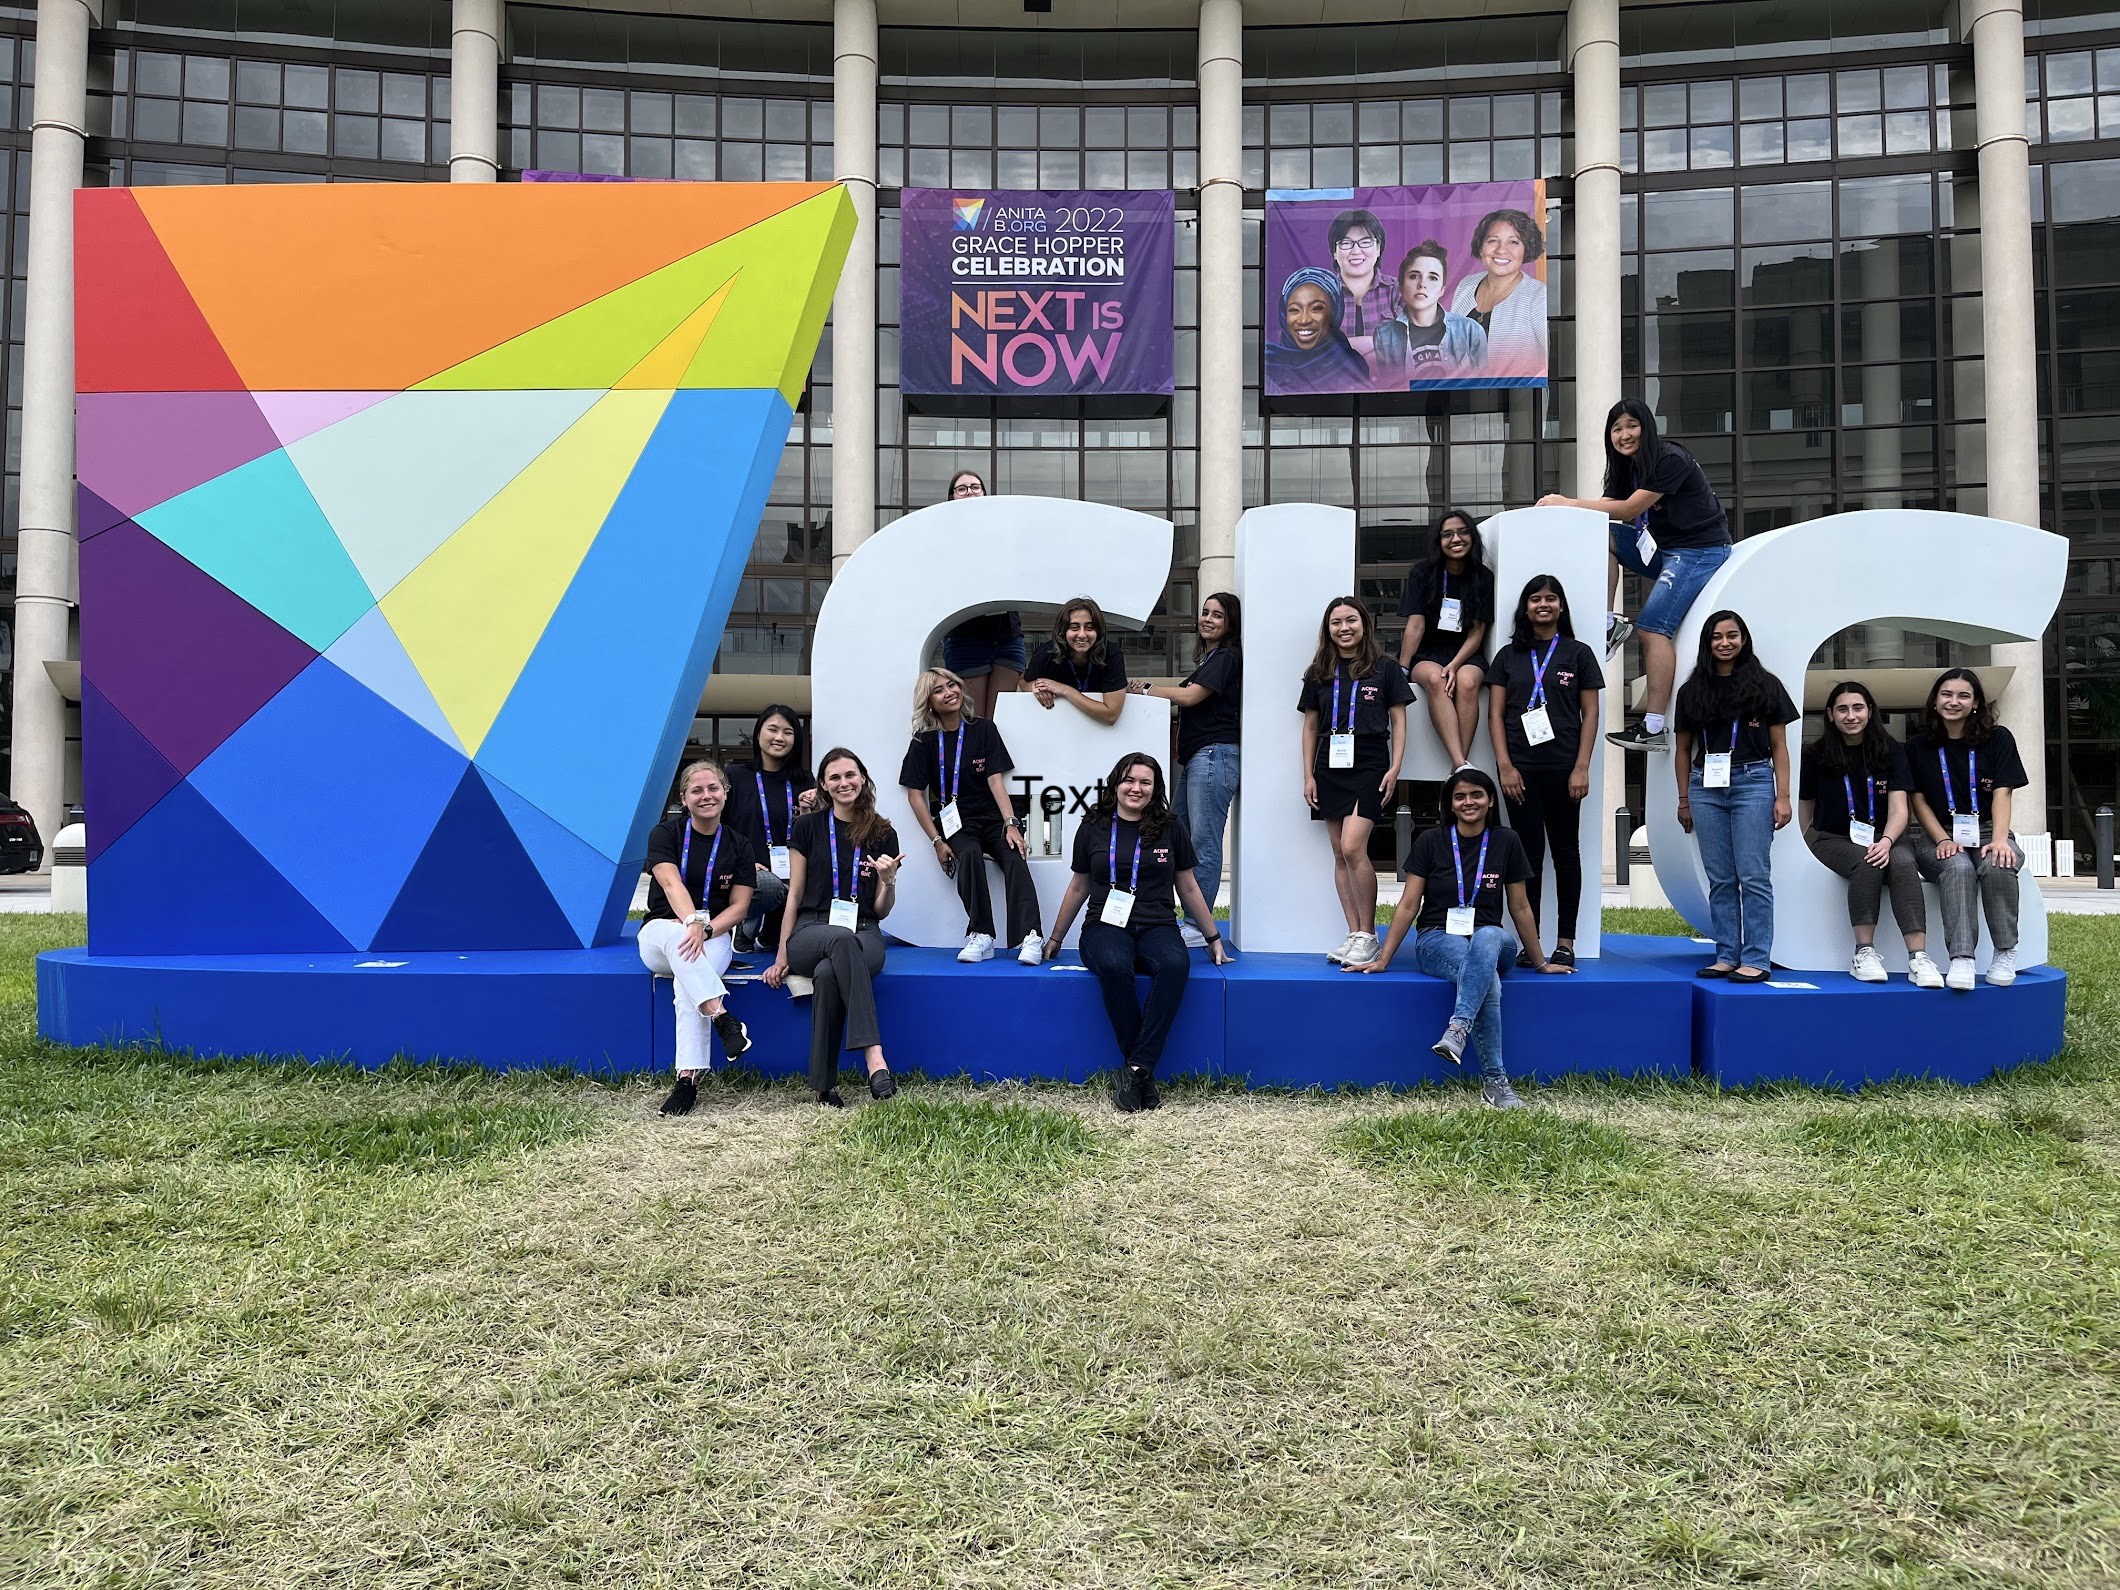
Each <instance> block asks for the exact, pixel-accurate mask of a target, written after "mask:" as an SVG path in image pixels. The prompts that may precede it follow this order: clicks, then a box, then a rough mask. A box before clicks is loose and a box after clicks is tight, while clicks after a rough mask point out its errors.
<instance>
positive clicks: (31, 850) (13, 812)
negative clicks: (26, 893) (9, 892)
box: [0, 796, 44, 872]
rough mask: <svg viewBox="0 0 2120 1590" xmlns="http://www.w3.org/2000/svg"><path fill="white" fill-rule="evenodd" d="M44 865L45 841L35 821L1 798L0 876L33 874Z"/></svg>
mask: <svg viewBox="0 0 2120 1590" xmlns="http://www.w3.org/2000/svg"><path fill="white" fill-rule="evenodd" d="M43 865H44V840H43V839H42V838H41V837H40V836H39V835H38V833H37V823H36V819H35V818H33V817H31V816H30V814H29V813H28V812H26V811H24V810H23V809H22V808H21V807H19V806H17V805H16V804H15V803H14V802H13V801H11V800H8V799H7V798H6V797H5V796H0V872H35V871H36V870H37V869H38V868H39V867H41V866H43Z"/></svg>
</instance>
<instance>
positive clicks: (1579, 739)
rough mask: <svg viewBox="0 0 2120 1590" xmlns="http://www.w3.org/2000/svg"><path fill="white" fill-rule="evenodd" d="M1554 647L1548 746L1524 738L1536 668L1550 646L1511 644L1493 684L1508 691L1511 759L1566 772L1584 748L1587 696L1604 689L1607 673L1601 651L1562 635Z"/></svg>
mask: <svg viewBox="0 0 2120 1590" xmlns="http://www.w3.org/2000/svg"><path fill="white" fill-rule="evenodd" d="M1548 644H1550V645H1551V646H1552V648H1553V654H1552V656H1551V658H1550V659H1549V660H1548V661H1547V663H1546V691H1545V707H1546V716H1547V718H1548V719H1549V720H1551V722H1552V724H1553V738H1552V739H1550V740H1548V741H1547V742H1546V743H1545V744H1544V745H1533V744H1532V743H1531V742H1530V741H1528V740H1526V739H1525V738H1524V714H1525V713H1526V712H1528V711H1529V710H1530V709H1531V684H1532V678H1533V671H1532V664H1533V662H1534V661H1535V660H1536V658H1539V657H1545V656H1546V647H1545V646H1543V645H1542V646H1519V645H1517V644H1516V642H1515V641H1511V642H1510V643H1509V644H1508V645H1506V646H1504V647H1503V648H1502V649H1501V650H1500V651H1498V652H1496V653H1495V654H1494V661H1493V662H1492V663H1490V664H1489V665H1488V667H1487V683H1488V686H1489V687H1490V688H1491V689H1495V690H1500V691H1504V692H1506V699H1505V700H1504V701H1503V703H1502V726H1503V728H1504V729H1505V730H1506V731H1507V733H1508V735H1509V760H1510V761H1511V762H1512V763H1514V764H1515V765H1516V766H1517V767H1519V768H1528V769H1530V770H1531V771H1533V772H1565V771H1567V770H1568V769H1570V768H1572V767H1574V766H1575V758H1576V754H1577V753H1578V752H1579V751H1581V750H1582V747H1583V692H1584V691H1585V690H1602V689H1604V688H1605V671H1604V669H1603V668H1601V667H1600V666H1599V665H1598V660H1597V653H1596V652H1594V651H1592V650H1591V649H1590V648H1589V647H1588V646H1586V645H1584V644H1583V643H1582V642H1581V641H1579V640H1574V639H1571V638H1570V637H1568V636H1566V635H1556V636H1554V637H1553V639H1552V641H1551V642H1549V643H1548Z"/></svg>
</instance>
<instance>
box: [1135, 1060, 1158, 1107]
mask: <svg viewBox="0 0 2120 1590" xmlns="http://www.w3.org/2000/svg"><path fill="white" fill-rule="evenodd" d="M1127 1069H1128V1070H1129V1071H1132V1070H1137V1069H1138V1070H1139V1071H1140V1073H1141V1108H1142V1109H1144V1110H1160V1109H1162V1108H1163V1095H1162V1094H1160V1093H1158V1092H1157V1091H1156V1073H1155V1072H1154V1071H1152V1070H1150V1069H1149V1068H1148V1067H1146V1066H1141V1067H1135V1066H1128V1067H1127Z"/></svg>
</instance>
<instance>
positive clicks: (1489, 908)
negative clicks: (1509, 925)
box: [1406, 821, 1531, 933]
mask: <svg viewBox="0 0 2120 1590" xmlns="http://www.w3.org/2000/svg"><path fill="white" fill-rule="evenodd" d="M1454 833H1457V824H1456V823H1444V824H1443V825H1442V826H1441V827H1439V828H1430V829H1428V830H1427V831H1425V832H1424V833H1422V834H1421V835H1420V837H1419V838H1417V839H1415V840H1414V842H1413V847H1412V848H1411V849H1410V850H1408V851H1407V852H1406V873H1407V875H1408V876H1410V877H1417V878H1419V879H1420V880H1421V914H1420V916H1419V917H1417V918H1416V919H1415V920H1414V926H1415V927H1416V928H1417V929H1419V930H1420V931H1421V932H1423V933H1425V932H1428V931H1429V930H1430V929H1432V928H1434V929H1440V928H1442V927H1443V926H1445V919H1446V917H1447V916H1448V914H1449V911H1450V908H1451V907H1452V906H1454V905H1456V904H1457V903H1458V888H1459V884H1460V881H1461V880H1462V882H1463V884H1464V885H1465V886H1466V887H1467V891H1468V894H1470V892H1471V890H1470V886H1471V884H1472V869H1473V868H1474V867H1475V866H1476V865H1477V864H1478V862H1479V856H1480V841H1479V840H1478V839H1467V838H1465V837H1464V835H1462V834H1459V835H1458V854H1459V855H1460V856H1462V857H1463V858H1464V871H1463V872H1458V871H1456V870H1455V863H1453V862H1452V860H1451V859H1450V836H1451V835H1452V834H1454ZM1490 836H1491V838H1492V840H1493V843H1492V844H1490V845H1489V846H1488V847H1487V865H1486V866H1485V867H1483V868H1481V869H1480V876H1479V888H1478V892H1477V894H1476V895H1473V896H1472V897H1470V898H1468V899H1467V900H1466V902H1465V903H1466V904H1467V905H1470V906H1472V907H1473V915H1472V922H1473V926H1475V927H1500V926H1501V925H1502V909H1503V907H1504V906H1505V905H1506V903H1507V900H1506V895H1507V892H1508V888H1509V885H1510V884H1512V883H1529V882H1530V881H1531V858H1530V857H1529V856H1527V855H1525V854H1524V842H1523V841H1522V840H1521V839H1519V838H1517V837H1516V835H1514V834H1512V833H1511V832H1510V831H1509V830H1508V829H1506V828H1503V827H1500V826H1498V825H1496V824H1494V823H1492V822H1491V821H1490V823H1489V825H1488V828H1487V833H1486V834H1484V835H1482V836H1481V837H1482V838H1487V837H1490Z"/></svg>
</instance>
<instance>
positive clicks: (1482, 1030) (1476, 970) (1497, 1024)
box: [1413, 927, 1510, 1081]
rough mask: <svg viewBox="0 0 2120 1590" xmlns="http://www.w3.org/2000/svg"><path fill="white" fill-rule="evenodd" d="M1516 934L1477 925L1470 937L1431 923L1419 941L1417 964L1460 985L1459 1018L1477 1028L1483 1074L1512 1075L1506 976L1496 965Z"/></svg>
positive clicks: (1474, 1036)
mask: <svg viewBox="0 0 2120 1590" xmlns="http://www.w3.org/2000/svg"><path fill="white" fill-rule="evenodd" d="M1509 943H1510V939H1509V935H1508V934H1507V933H1504V932H1503V931H1502V930H1501V929H1500V928H1498V927H1483V928H1474V929H1473V930H1472V937H1471V938H1469V939H1462V938H1459V937H1458V936H1457V935H1456V934H1455V933H1445V932H1443V931H1442V930H1441V929H1439V928H1429V929H1427V930H1426V931H1425V932H1423V933H1422V934H1421V936H1420V937H1419V938H1417V939H1415V940H1414V941H1413V960H1414V964H1415V965H1416V966H1418V967H1420V969H1421V970H1422V971H1424V972H1426V973H1427V974H1428V975H1429V976H1430V977H1440V978H1441V979H1443V981H1444V982H1446V983H1455V984H1457V1005H1456V1007H1455V1008H1454V1009H1453V1010H1452V1011H1451V1012H1450V1019H1451V1020H1452V1021H1453V1022H1460V1023H1462V1024H1464V1025H1465V1026H1467V1027H1470V1028H1471V1029H1472V1047H1473V1048H1474V1049H1476V1050H1478V1051H1479V1056H1480V1074H1481V1075H1482V1076H1486V1077H1492V1078H1494V1079H1495V1080H1497V1081H1501V1080H1505V1079H1507V1077H1508V1075H1509V1073H1508V1072H1507V1071H1504V1070H1503V1069H1502V978H1501V974H1500V972H1499V971H1497V970H1496V968H1497V967H1498V966H1500V964H1501V959H1502V952H1503V951H1504V950H1506V949H1507V948H1508V947H1509Z"/></svg>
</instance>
